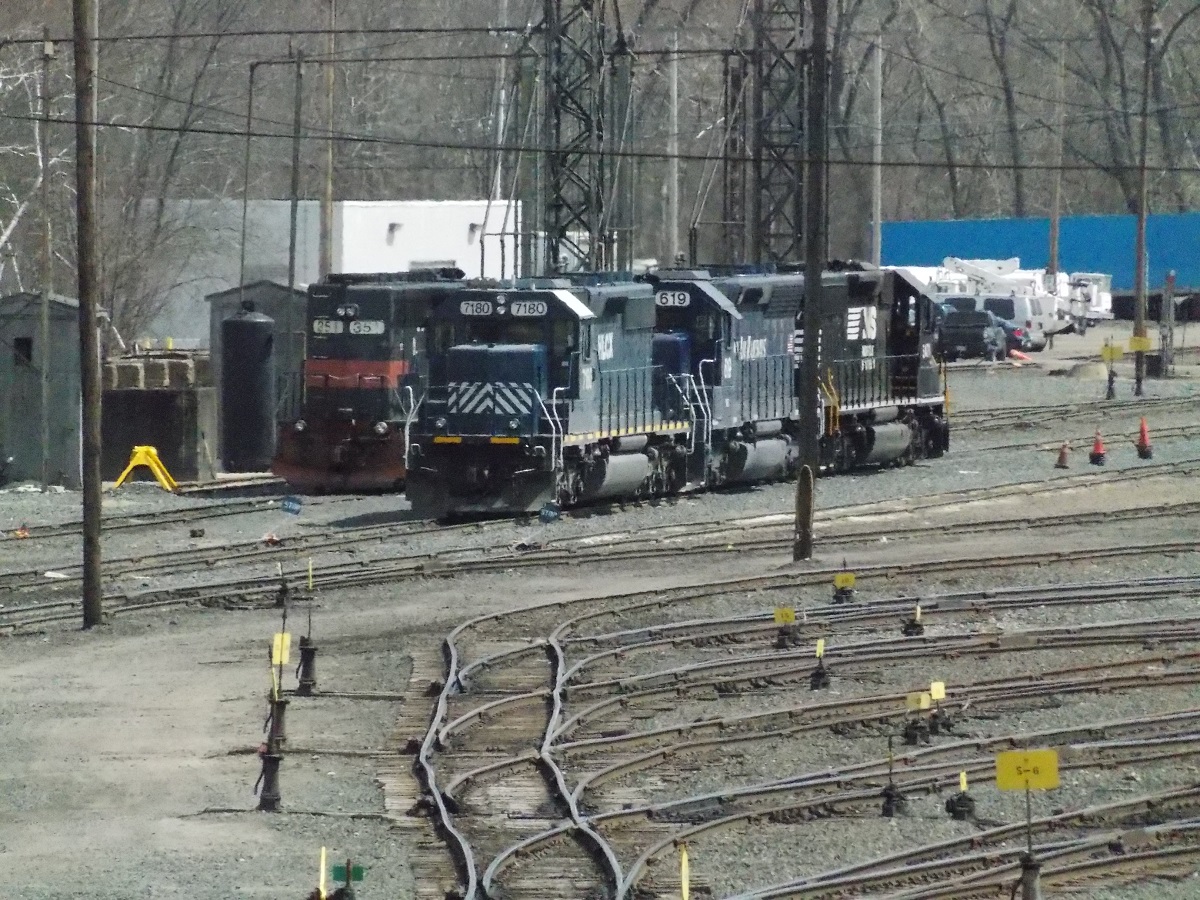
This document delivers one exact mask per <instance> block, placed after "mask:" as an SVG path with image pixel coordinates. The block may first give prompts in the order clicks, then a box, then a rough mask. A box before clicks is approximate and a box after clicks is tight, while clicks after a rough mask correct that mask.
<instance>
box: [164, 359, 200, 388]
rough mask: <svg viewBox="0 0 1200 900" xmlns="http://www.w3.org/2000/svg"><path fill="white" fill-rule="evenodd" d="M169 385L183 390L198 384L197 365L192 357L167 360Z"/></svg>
mask: <svg viewBox="0 0 1200 900" xmlns="http://www.w3.org/2000/svg"><path fill="white" fill-rule="evenodd" d="M166 362H167V379H168V381H167V386H168V387H170V388H171V390H173V391H182V390H186V389H187V388H191V387H193V386H194V385H195V384H196V367H195V366H194V365H193V364H192V361H191V360H190V359H171V360H167V361H166Z"/></svg>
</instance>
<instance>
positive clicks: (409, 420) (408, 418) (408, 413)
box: [400, 385, 424, 467]
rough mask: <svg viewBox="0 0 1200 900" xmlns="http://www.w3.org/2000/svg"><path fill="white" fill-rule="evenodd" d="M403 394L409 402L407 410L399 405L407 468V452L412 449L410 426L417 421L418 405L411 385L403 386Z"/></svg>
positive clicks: (402, 405)
mask: <svg viewBox="0 0 1200 900" xmlns="http://www.w3.org/2000/svg"><path fill="white" fill-rule="evenodd" d="M404 393H405V394H407V395H408V400H409V404H408V409H407V410H405V409H404V404H403V403H401V404H400V408H401V409H402V410H404V460H405V463H404V464H405V466H406V467H407V465H408V452H409V448H410V447H412V441H411V440H410V438H411V436H412V426H413V422H415V421H416V420H417V405H418V404H417V396H416V394H415V393H414V392H413V389H412V385H405V386H404ZM422 399H424V396H423V395H422Z"/></svg>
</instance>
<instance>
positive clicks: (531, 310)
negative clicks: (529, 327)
mask: <svg viewBox="0 0 1200 900" xmlns="http://www.w3.org/2000/svg"><path fill="white" fill-rule="evenodd" d="M512 314H513V315H514V316H544V315H545V314H546V301H545V300H514V301H513V305H512Z"/></svg>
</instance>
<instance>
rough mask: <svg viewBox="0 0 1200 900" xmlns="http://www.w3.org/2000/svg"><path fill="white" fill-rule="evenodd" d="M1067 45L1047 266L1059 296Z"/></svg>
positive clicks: (1061, 59) (1063, 46)
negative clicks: (1059, 242) (1059, 245)
mask: <svg viewBox="0 0 1200 900" xmlns="http://www.w3.org/2000/svg"><path fill="white" fill-rule="evenodd" d="M1066 66H1067V43H1066V41H1059V42H1058V91H1057V100H1056V103H1057V110H1056V113H1055V118H1056V120H1057V124H1056V126H1055V128H1056V130H1057V132H1058V136H1057V140H1058V165H1057V166H1055V167H1054V199H1053V201H1052V202H1051V204H1050V256H1049V262H1048V263H1047V265H1046V271H1047V273H1048V274H1049V275H1050V276H1051V277H1053V278H1054V293H1055V294H1056V295H1057V294H1058V234H1059V228H1060V224H1061V220H1062V180H1063V171H1062V170H1063V159H1064V155H1065V149H1066V134H1065V133H1064V132H1065V128H1066V116H1065V111H1064V97H1063V91H1064V89H1065V82H1066V72H1067V70H1066Z"/></svg>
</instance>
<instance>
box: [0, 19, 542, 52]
mask: <svg viewBox="0 0 1200 900" xmlns="http://www.w3.org/2000/svg"><path fill="white" fill-rule="evenodd" d="M541 28H542V26H541V24H540V23H539V24H537V25H532V24H530V25H524V26H506V27H486V26H458V27H449V26H444V27H441V28H437V27H435V28H416V27H407V28H261V29H247V30H244V31H175V32H172V31H164V32H157V33H151V34H109V35H101V36H100V37H97V38H96V41H97V42H99V43H101V44H115V43H127V42H136V41H188V40H214V39H220V38H251V37H287V38H292V37H308V36H316V37H328V36H329V35H331V34H332V35H336V36H341V35H344V34H387V35H396V34H430V35H446V36H455V35H463V34H485V35H500V34H538V33H540V32H541ZM51 41H52V42H53V43H56V44H68V43H70V42H71V38H69V37H56V38H51ZM40 43H42V38H40V37H38V38H32V37H30V38H6V39H4V40H0V47H4V46H6V45H8V44H14V45H31V44H40Z"/></svg>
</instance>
